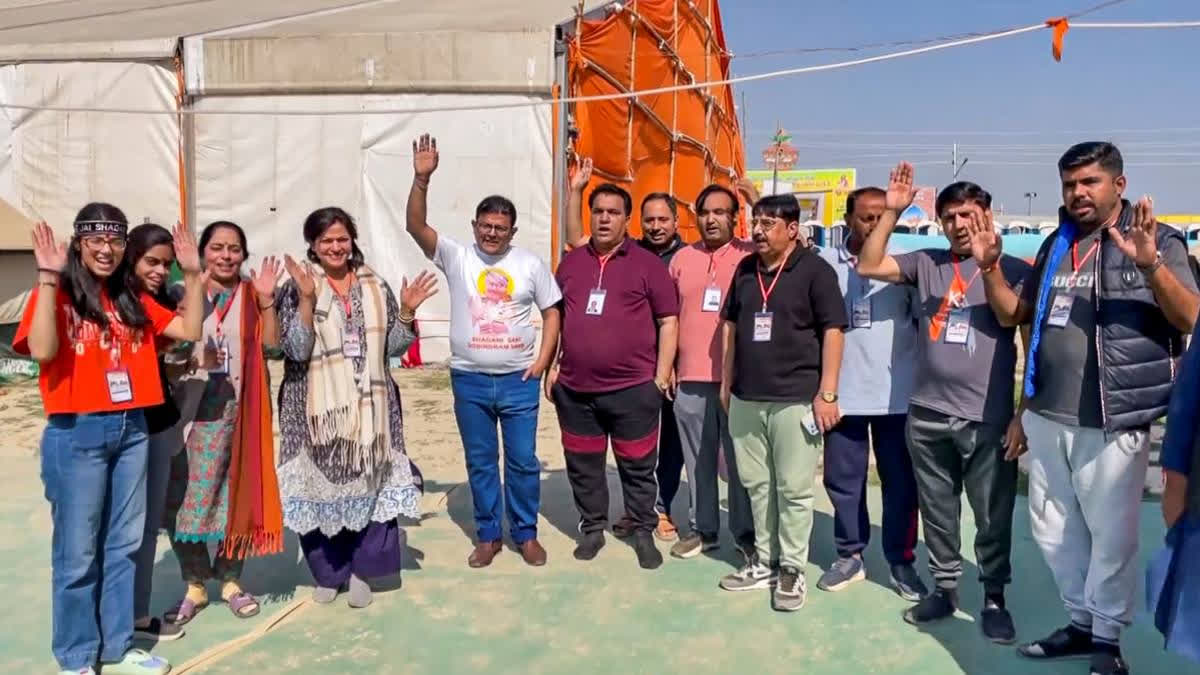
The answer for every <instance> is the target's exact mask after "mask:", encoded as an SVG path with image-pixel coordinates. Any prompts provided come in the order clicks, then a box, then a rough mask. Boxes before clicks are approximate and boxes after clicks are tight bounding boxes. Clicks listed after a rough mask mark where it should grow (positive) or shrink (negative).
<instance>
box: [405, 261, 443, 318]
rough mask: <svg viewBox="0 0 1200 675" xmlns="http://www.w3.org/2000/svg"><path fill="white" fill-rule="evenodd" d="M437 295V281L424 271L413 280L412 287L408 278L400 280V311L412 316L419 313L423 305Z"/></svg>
mask: <svg viewBox="0 0 1200 675" xmlns="http://www.w3.org/2000/svg"><path fill="white" fill-rule="evenodd" d="M434 295H437V279H436V277H434V276H433V275H432V274H430V273H429V272H426V271H424V270H422V271H421V273H420V274H418V275H417V276H416V278H415V279H413V282H412V285H409V283H408V277H404V278H402V279H401V280H400V309H401V310H403V311H404V312H405V313H408V314H411V313H413V312H416V311H417V308H418V307H420V306H421V303H423V302H425V301H426V300H428V299H429V298H431V297H433V296H434Z"/></svg>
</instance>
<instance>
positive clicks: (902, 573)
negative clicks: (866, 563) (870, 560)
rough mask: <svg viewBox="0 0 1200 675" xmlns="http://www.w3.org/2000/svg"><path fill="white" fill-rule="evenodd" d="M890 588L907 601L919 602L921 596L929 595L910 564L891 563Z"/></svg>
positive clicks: (919, 576)
mask: <svg viewBox="0 0 1200 675" xmlns="http://www.w3.org/2000/svg"><path fill="white" fill-rule="evenodd" d="M892 588H894V589H896V593H897V594H898V595H899V596H900V597H902V598H904V599H905V600H907V601H909V602H920V600H921V598H923V597H925V596H926V595H929V589H928V588H926V587H925V582H924V581H921V575H919V574H917V570H915V569H913V566H912V565H892Z"/></svg>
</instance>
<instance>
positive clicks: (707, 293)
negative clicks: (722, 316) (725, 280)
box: [700, 286, 721, 312]
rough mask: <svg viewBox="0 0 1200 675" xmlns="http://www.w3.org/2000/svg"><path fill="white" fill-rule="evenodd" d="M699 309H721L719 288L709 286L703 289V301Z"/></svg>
mask: <svg viewBox="0 0 1200 675" xmlns="http://www.w3.org/2000/svg"><path fill="white" fill-rule="evenodd" d="M700 309H701V310H703V311H705V312H716V311H720V309H721V289H720V288H717V287H716V286H709V287H708V288H706V289H704V302H703V304H702V305H701V306H700Z"/></svg>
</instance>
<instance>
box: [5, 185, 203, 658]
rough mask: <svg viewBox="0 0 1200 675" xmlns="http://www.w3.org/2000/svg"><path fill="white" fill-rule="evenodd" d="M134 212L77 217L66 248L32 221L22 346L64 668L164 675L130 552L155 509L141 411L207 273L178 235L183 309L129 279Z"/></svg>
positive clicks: (194, 330) (187, 239) (91, 209)
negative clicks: (32, 381)
mask: <svg viewBox="0 0 1200 675" xmlns="http://www.w3.org/2000/svg"><path fill="white" fill-rule="evenodd" d="M128 227H129V226H128V221H127V220H126V218H125V214H124V213H122V212H121V210H120V209H118V208H117V207H115V206H112V205H111V204H103V203H92V204H88V205H87V206H85V207H83V209H81V210H80V211H79V214H78V215H77V216H76V217H75V228H74V229H75V234H74V236H73V237H72V238H71V241H70V242H69V244H64V243H60V242H56V241H55V239H54V233H53V232H52V231H51V229H50V228H49V226H47V225H46V224H45V223H40V224H38V225H37V227H35V228H34V232H33V250H34V257H35V258H36V260H37V265H38V280H37V286H36V287H35V288H34V290H33V294H32V296H31V297H30V302H29V306H28V308H26V311H25V315H24V316H23V317H22V319H21V323H20V325H19V326H18V327H17V334H16V338H15V340H14V341H13V348H14V349H15V350H16V351H17V352H19V353H23V354H28V355H29V356H31V357H33V358H34V359H35V360H36V361H37V362H38V364H39V365H40V370H41V373H40V377H39V385H40V387H41V392H42V405H43V407H44V408H45V410H46V415H47V424H46V429H45V432H44V433H43V435H42V446H41V455H42V482H43V484H44V485H45V492H46V498H47V500H48V501H49V502H50V513H51V520H52V523H53V528H54V529H53V533H52V537H51V569H52V590H51V598H52V604H53V608H52V618H53V628H52V638H51V647H52V650H53V652H54V657H55V659H56V660H57V661H58V664H59V667H60V668H61V669H62V670H63V671H64V672H71V673H85V674H86V673H94V667H95V666H96V665H97V664H102V665H103V668H104V672H105V673H106V675H122V674H142V673H145V674H147V675H150V674H155V673H165V672H167V670H168V669H169V666H168V665H167V662H166V661H164V660H163V659H161V658H157V657H154V656H151V655H150V654H148V653H146V652H144V651H142V650H140V649H133V614H134V612H133V580H134V562H133V557H134V554H135V553H136V551H137V550H138V547H139V546H140V545H141V542H142V531H143V527H144V525H145V518H146V490H145V481H146V457H147V442H148V441H147V434H146V420H145V415H144V410H145V409H146V408H149V407H152V406H156V405H158V404H160V403H162V402H163V391H162V386H161V383H160V381H159V377H158V364H157V358H156V353H155V346H154V338H155V336H160V335H161V336H166V337H170V338H173V339H179V340H194V339H197V338H198V337H199V336H200V332H201V322H202V321H203V311H202V310H203V292H204V279H203V276H202V274H201V272H200V260H199V255H198V253H197V250H196V240H195V238H194V237H193V236H192V235H191V233H190V232H188V231H187V230H185V229H184V228H183V227H179V226H177V227H176V230H175V244H174V247H175V257H176V259H177V260H178V261H179V265H180V267H181V268H182V269H183V272H184V279H185V284H186V286H187V291H186V293H187V297H188V301H187V303H186V304H187V308H186V309H185V311H184V314H183V316H176V315H175V313H174V312H171V311H169V310H167V309H164V308H163V307H162V306H161V305H159V304H158V303H157V302H155V301H154V300H153V299H152V298H151V297H150V296H149V295H146V294H144V293H142V294H139V293H137V292H135V291H133V290H132V289H131V288H130V287H129V286H128V285H127V280H126V267H127V263H126V262H125V260H124V257H125V245H126V233H127V230H128Z"/></svg>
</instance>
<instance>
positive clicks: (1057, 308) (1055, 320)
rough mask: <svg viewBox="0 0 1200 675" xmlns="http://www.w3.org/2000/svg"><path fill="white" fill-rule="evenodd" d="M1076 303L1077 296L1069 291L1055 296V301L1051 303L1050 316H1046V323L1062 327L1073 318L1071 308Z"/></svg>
mask: <svg viewBox="0 0 1200 675" xmlns="http://www.w3.org/2000/svg"><path fill="white" fill-rule="evenodd" d="M1074 305H1075V296H1073V295H1071V293H1070V292H1069V291H1068V292H1066V293H1060V294H1057V295H1055V296H1054V302H1053V303H1052V304H1051V305H1050V316H1048V317H1047V318H1046V324H1047V325H1049V326H1054V327H1055V328H1062V327H1063V326H1066V325H1067V322H1068V321H1070V320H1071V308H1072V307H1073V306H1074Z"/></svg>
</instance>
